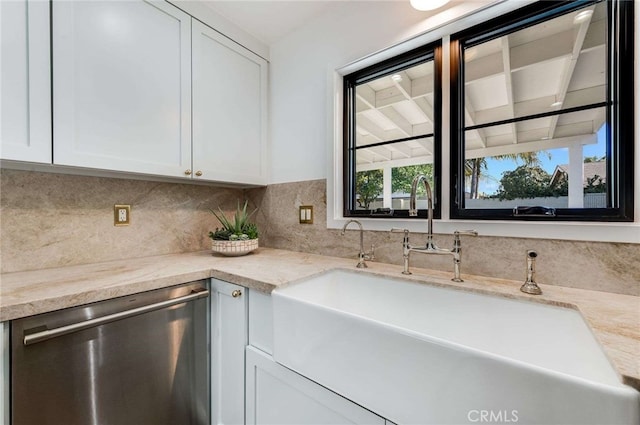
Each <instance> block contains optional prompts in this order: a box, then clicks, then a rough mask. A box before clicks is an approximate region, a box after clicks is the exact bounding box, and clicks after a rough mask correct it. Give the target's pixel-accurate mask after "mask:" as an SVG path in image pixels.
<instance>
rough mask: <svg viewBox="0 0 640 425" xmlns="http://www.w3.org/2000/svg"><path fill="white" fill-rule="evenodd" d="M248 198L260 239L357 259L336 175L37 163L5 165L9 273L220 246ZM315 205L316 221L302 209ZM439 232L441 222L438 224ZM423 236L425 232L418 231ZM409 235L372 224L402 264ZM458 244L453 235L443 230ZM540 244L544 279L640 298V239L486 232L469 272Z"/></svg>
mask: <svg viewBox="0 0 640 425" xmlns="http://www.w3.org/2000/svg"><path fill="white" fill-rule="evenodd" d="M245 197H247V198H248V199H249V200H250V205H251V204H252V205H253V207H258V208H259V210H258V212H257V213H256V215H255V220H256V222H257V224H258V226H259V229H260V245H261V246H267V247H272V248H282V249H289V250H292V251H300V252H310V253H316V254H324V255H332V256H337V257H343V258H353V259H354V262H355V261H356V256H357V249H358V243H359V240H358V232H357V231H356V230H355V227H354V228H353V230H352V231H348V232H347V234H346V235H345V236H341V235H340V231H339V230H335V229H327V228H326V181H325V180H312V181H304V182H294V183H284V184H274V185H269V186H267V187H266V188H256V189H249V190H245V191H243V190H240V189H229V188H219V187H211V186H198V185H189V184H176V183H157V182H148V181H139V180H126V179H112V178H99V177H85V176H69V175H63V174H50V173H39V172H30V171H16V170H6V169H3V170H0V216H1V220H0V271H1V272H2V273H8V272H13V271H22V270H35V269H43V268H49V267H59V266H65V265H76V264H87V263H93V262H99V261H108V260H117V259H123V258H134V257H145V256H150V255H161V254H169V253H180V252H191V251H198V250H204V249H210V247H211V245H210V240H209V238H208V232H209V231H210V230H213V229H214V228H215V227H216V225H218V223H217V220H216V219H215V218H214V217H213V216H212V215H211V214H210V213H209V211H208V209H209V208H216V207H217V206H218V205H220V206H221V207H222V208H223V210H225V211H229V212H231V211H233V210H235V208H236V205H237V202H238V201H241V202H242V200H243V199H245ZM118 203H125V204H131V225H130V226H127V227H115V226H114V225H113V205H114V204H118ZM306 204H311V205H313V206H314V223H313V224H299V223H298V207H299V206H300V205H306ZM436 231H437V228H436ZM412 240H413V241H420V240H424V235H420V234H416V235H414V236H412ZM401 241H402V235H401V234H391V233H388V232H373V231H367V232H365V244H366V245H365V248H367V249H368V248H369V245H370V244H371V243H374V244H375V246H376V261H380V262H385V263H392V264H402V247H401ZM436 242H437V243H438V245H440V246H446V247H448V246H450V245H451V243H452V236H451V235H436ZM527 249H535V250H537V251H538V253H539V257H538V261H537V281H538V282H539V283H543V284H545V283H546V284H553V285H559V286H570V287H575V288H583V289H592V290H599V291H606V292H614V293H620V294H629V295H637V296H640V261H639V259H640V245H635V244H622V243H604V242H581V241H566V240H545V239H526V238H506V237H491V236H479V237H477V238H472V237H465V238H464V241H463V254H462V255H463V260H462V273H463V274H465V273H469V274H476V275H481V276H491V277H499V278H506V279H514V280H524V277H525V252H526V250H527ZM411 265H412V266H415V267H426V268H432V269H437V270H443V271H450V272H452V273H453V271H452V270H453V266H452V262H451V259H450V258H448V257H434V256H425V255H419V254H414V255H412V257H411Z"/></svg>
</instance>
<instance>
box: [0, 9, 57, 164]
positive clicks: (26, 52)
mask: <svg viewBox="0 0 640 425" xmlns="http://www.w3.org/2000/svg"><path fill="white" fill-rule="evenodd" d="M0 40H1V42H2V47H1V49H0V53H1V57H2V59H1V62H0V63H1V64H2V65H1V70H0V75H1V81H0V84H1V87H2V90H0V98H1V99H2V106H1V109H0V110H1V114H0V137H1V139H0V157H1V158H3V159H12V160H18V161H30V162H44V163H48V164H50V163H51V82H50V79H51V66H50V61H49V57H50V54H49V52H50V49H49V2H47V1H28V2H27V1H24V0H23V1H0Z"/></svg>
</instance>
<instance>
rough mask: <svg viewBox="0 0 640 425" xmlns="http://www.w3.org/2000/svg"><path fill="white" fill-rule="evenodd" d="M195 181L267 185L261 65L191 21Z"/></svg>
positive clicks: (263, 70)
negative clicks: (198, 179)
mask: <svg viewBox="0 0 640 425" xmlns="http://www.w3.org/2000/svg"><path fill="white" fill-rule="evenodd" d="M192 25H193V52H192V53H193V170H194V173H196V176H195V178H201V179H205V180H215V181H224V182H231V183H245V184H266V183H267V165H266V159H267V62H266V61H265V60H264V59H262V58H261V57H259V56H257V55H255V54H254V53H252V52H251V51H249V50H247V49H245V48H244V47H242V46H240V45H239V44H237V43H235V42H233V41H231V40H230V39H228V38H227V37H225V36H224V35H222V34H220V33H218V32H217V31H215V30H213V29H211V28H210V27H208V26H206V25H203V24H201V23H200V22H198V21H195V20H194V21H193V24H192Z"/></svg>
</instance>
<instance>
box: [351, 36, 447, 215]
mask: <svg viewBox="0 0 640 425" xmlns="http://www.w3.org/2000/svg"><path fill="white" fill-rule="evenodd" d="M440 46H441V44H440V42H437V43H433V44H429V45H427V46H423V47H420V48H418V49H415V50H412V51H409V52H407V53H404V54H402V55H399V56H397V57H394V58H391V59H388V60H385V61H383V62H381V63H378V64H375V65H373V66H370V67H368V68H365V69H362V70H360V71H357V72H354V73H352V74H349V75H346V76H345V77H344V117H343V126H344V128H343V131H344V133H343V139H344V141H343V146H344V215H345V217H350V216H368V217H408V209H409V193H410V187H411V181H412V179H413V177H414V176H415V175H417V174H425V175H426V176H427V177H428V178H429V180H430V184H431V187H432V192H433V194H434V195H433V196H434V214H435V215H436V216H439V214H440V202H439V200H440V193H441V189H440V179H439V176H438V173H439V172H440V171H439V170H440V161H441V160H440V146H441V145H440V143H441V142H440V127H441V94H440V92H441V81H440V76H441V47H440ZM421 189H422V190H424V189H423V188H421ZM419 193H420V192H419ZM418 207H419V208H420V209H421V211H420V212H419V215H422V216H426V211H425V209H426V199H424V197H419V200H418Z"/></svg>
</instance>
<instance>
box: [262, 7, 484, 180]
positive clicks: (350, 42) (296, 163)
mask: <svg viewBox="0 0 640 425" xmlns="http://www.w3.org/2000/svg"><path fill="white" fill-rule="evenodd" d="M487 3H489V1H488V0H482V1H475V2H470V3H469V4H466V5H457V6H456V7H455V8H454V10H453V11H450V12H447V13H446V15H444V14H439V15H437V16H434V14H433V13H429V12H419V11H417V10H414V9H413V8H412V7H411V6H410V5H409V2H408V1H337V2H334V3H332V4H331V5H330V6H329V7H328V8H327V10H326V11H325V12H324V13H323V14H322V15H320V16H318V17H317V18H315V19H314V20H313V21H311V22H308V23H307V24H305V25H304V27H302V28H300V29H299V30H297V31H295V32H293V33H291V34H289V35H288V36H287V37H285V38H284V39H282V40H280V41H279V42H278V43H275V44H274V45H272V46H271V51H270V70H269V72H270V90H271V93H270V99H271V103H270V114H271V117H270V125H271V138H270V139H271V161H270V163H271V169H270V182H271V183H284V182H294V181H303V180H312V179H322V178H326V177H327V158H328V157H327V154H328V152H327V149H328V147H329V146H330V144H329V143H327V140H328V138H329V137H332V135H328V134H327V119H328V116H327V114H328V113H329V110H328V107H327V106H328V103H327V102H328V99H327V93H328V84H330V81H329V79H328V78H327V75H328V72H329V71H330V70H335V69H338V68H341V67H343V66H344V65H347V64H349V63H351V62H353V61H355V60H357V59H360V58H362V57H364V56H367V55H371V54H373V53H376V52H378V51H380V50H383V49H385V48H388V47H390V46H392V45H395V44H398V43H400V42H402V41H405V40H408V39H410V38H412V37H414V36H416V35H418V34H420V33H423V32H424V31H425V30H426V28H428V27H429V26H433V25H437V23H438V22H439V21H440V20H443V19H451V14H452V13H453V14H456V15H460V14H463V13H467V12H468V11H469V10H473V9H477V8H480V7H482V6H484V5H486V4H487Z"/></svg>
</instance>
